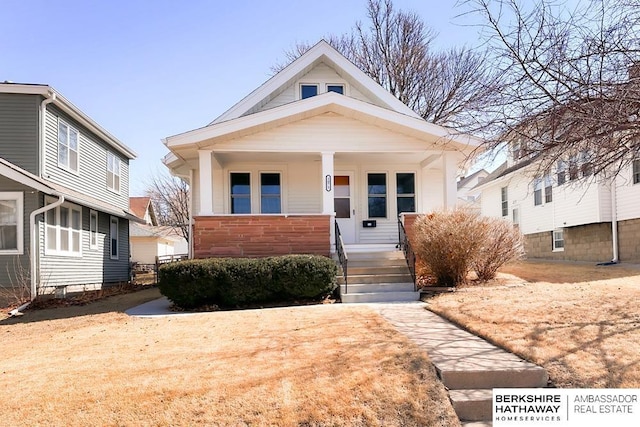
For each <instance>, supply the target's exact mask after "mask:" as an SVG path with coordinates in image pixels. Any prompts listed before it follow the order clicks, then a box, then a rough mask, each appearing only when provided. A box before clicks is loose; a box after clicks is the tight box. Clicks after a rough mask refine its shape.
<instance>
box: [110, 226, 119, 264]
mask: <svg viewBox="0 0 640 427" xmlns="http://www.w3.org/2000/svg"><path fill="white" fill-rule="evenodd" d="M118 233H119V226H118V218H116V217H115V216H112V217H111V219H110V221H109V241H110V242H111V244H110V245H109V246H110V255H111V259H118V256H119V253H118V249H119V248H118V246H119V242H120V238H119V235H118Z"/></svg>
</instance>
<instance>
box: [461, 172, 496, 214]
mask: <svg viewBox="0 0 640 427" xmlns="http://www.w3.org/2000/svg"><path fill="white" fill-rule="evenodd" d="M487 175H489V172H487V171H486V170H485V169H480V170H477V171H475V172H473V173H472V174H470V175H468V176H463V177H460V179H459V180H458V184H457V187H458V206H464V207H468V208H471V209H474V210H477V211H480V196H481V192H480V190H478V189H477V188H476V187H477V186H478V185H479V184H480V183H481V182H482V181H484V179H485V178H486V177H487Z"/></svg>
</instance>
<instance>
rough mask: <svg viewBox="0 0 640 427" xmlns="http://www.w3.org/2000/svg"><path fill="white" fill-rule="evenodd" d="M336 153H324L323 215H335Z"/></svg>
mask: <svg viewBox="0 0 640 427" xmlns="http://www.w3.org/2000/svg"><path fill="white" fill-rule="evenodd" d="M334 154H335V153H334V152H323V153H322V213H323V214H326V215H333V213H334V212H335V207H334V205H333V155H334Z"/></svg>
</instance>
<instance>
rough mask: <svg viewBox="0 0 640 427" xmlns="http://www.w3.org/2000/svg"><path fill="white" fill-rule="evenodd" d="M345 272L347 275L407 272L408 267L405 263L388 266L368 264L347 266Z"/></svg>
mask: <svg viewBox="0 0 640 427" xmlns="http://www.w3.org/2000/svg"><path fill="white" fill-rule="evenodd" d="M347 272H348V273H349V275H350V276H351V275H358V274H408V273H409V269H408V268H407V264H402V265H388V266H379V265H369V266H352V265H349V266H347Z"/></svg>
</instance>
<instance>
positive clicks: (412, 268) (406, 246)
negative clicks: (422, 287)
mask: <svg viewBox="0 0 640 427" xmlns="http://www.w3.org/2000/svg"><path fill="white" fill-rule="evenodd" d="M398 247H399V248H400V250H401V251H402V252H403V253H404V259H406V260H407V267H409V273H411V278H412V279H413V290H414V291H415V290H417V287H416V254H415V253H414V252H413V248H411V243H410V242H409V237H407V231H406V230H405V229H404V225H403V224H402V221H401V220H400V218H398Z"/></svg>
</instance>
